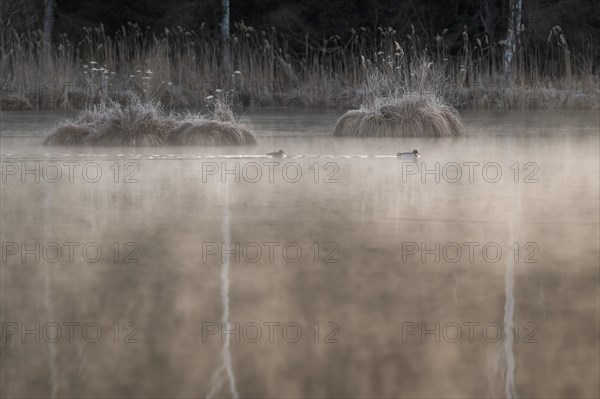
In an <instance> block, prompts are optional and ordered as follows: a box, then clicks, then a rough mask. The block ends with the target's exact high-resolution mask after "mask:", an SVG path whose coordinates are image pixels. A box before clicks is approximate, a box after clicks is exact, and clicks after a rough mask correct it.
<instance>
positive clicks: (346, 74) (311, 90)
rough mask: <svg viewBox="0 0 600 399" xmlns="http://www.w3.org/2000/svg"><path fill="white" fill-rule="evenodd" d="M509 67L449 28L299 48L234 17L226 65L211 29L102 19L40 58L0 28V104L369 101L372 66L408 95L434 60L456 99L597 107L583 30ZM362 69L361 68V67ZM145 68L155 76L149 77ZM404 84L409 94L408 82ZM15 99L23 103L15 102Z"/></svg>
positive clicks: (593, 66) (31, 39)
mask: <svg viewBox="0 0 600 399" xmlns="http://www.w3.org/2000/svg"><path fill="white" fill-rule="evenodd" d="M520 43H522V44H523V45H522V47H521V49H520V50H519V51H518V54H516V56H515V66H514V68H513V70H514V73H513V75H511V76H510V77H508V79H507V78H506V77H505V76H504V73H503V71H502V70H501V64H502V63H501V59H502V52H503V44H502V42H498V43H490V42H488V40H487V37H485V36H481V37H477V38H470V37H469V35H468V34H467V32H466V30H465V32H462V33H461V32H454V33H452V34H450V33H447V32H446V31H445V32H443V33H441V34H439V35H437V36H436V37H435V38H434V39H432V42H431V43H428V42H427V41H426V40H424V39H423V38H421V37H419V36H418V35H417V34H416V33H415V32H414V30H413V32H412V33H411V34H409V35H406V36H402V37H400V35H399V34H398V33H397V32H396V31H395V30H394V29H392V28H383V27H381V28H378V29H377V30H375V31H372V30H369V29H366V28H359V29H350V30H347V31H344V32H341V33H340V34H339V35H336V36H332V37H330V38H322V37H317V36H307V37H306V40H305V42H304V43H302V44H299V43H297V42H296V41H293V40H292V39H288V38H286V37H284V36H282V35H281V34H280V33H279V32H277V31H276V30H275V29H267V30H263V31H258V30H256V29H254V28H253V27H251V26H246V25H244V24H243V23H237V24H235V26H234V27H233V29H232V40H231V60H232V66H233V68H232V70H226V69H225V68H224V67H223V65H222V57H221V55H222V54H221V50H220V43H219V39H218V37H217V36H216V35H215V34H214V32H208V31H206V30H205V29H204V28H203V27H201V28H200V29H199V30H198V31H192V30H185V29H183V28H181V27H177V28H175V29H167V30H165V31H164V32H162V33H161V34H153V33H150V31H149V30H147V29H142V28H141V27H139V26H137V25H134V24H129V25H127V26H124V27H122V29H120V30H119V31H118V32H116V33H113V32H111V34H110V35H109V34H108V33H107V32H105V31H104V29H103V27H102V26H99V27H93V28H92V27H90V28H86V29H84V30H83V31H82V32H81V35H80V36H79V37H78V38H77V39H76V40H74V39H73V38H69V37H67V36H65V35H60V36H59V37H58V38H57V40H56V41H55V45H54V47H53V49H52V51H51V56H50V58H48V57H47V56H46V54H45V52H44V51H43V43H42V34H41V32H39V31H31V32H27V33H23V34H18V33H17V32H16V31H15V30H14V29H13V28H12V27H11V26H10V25H6V24H4V25H1V26H0V79H1V81H2V82H3V83H2V87H0V90H1V93H0V94H1V95H2V97H3V98H6V97H8V96H10V98H11V99H12V100H11V101H3V102H2V103H1V104H2V106H3V107H4V106H6V107H10V106H11V105H10V104H16V105H15V106H17V107H20V108H27V106H26V105H24V104H27V103H29V104H30V105H31V107H32V108H34V109H65V108H71V109H81V108H83V107H84V106H85V105H87V104H94V103H95V104H98V103H100V102H101V101H102V99H103V98H105V97H109V98H111V99H113V100H117V101H120V99H121V98H127V96H128V94H129V93H130V92H134V93H137V94H139V95H142V96H147V97H151V98H153V99H156V100H158V101H160V102H161V103H162V104H164V105H165V106H167V107H199V106H201V105H202V103H203V100H204V98H205V97H206V96H209V95H213V94H214V93H215V91H216V90H217V89H221V90H224V91H227V92H229V93H230V95H231V98H232V101H233V102H234V104H239V105H244V106H248V105H297V106H318V107H338V108H339V107H344V108H348V107H355V106H357V105H358V104H360V103H362V102H365V98H364V97H365V91H364V87H365V85H366V84H367V83H368V82H367V80H368V79H369V75H368V70H369V69H372V68H376V69H377V70H378V71H379V73H380V76H384V77H385V76H388V77H389V76H392V77H393V78H394V82H395V83H396V84H398V85H401V86H399V87H401V88H403V90H404V91H406V92H409V91H411V90H412V89H414V87H415V86H416V85H418V84H421V83H422V79H419V73H420V71H421V70H422V69H423V68H424V66H426V65H430V64H432V65H433V67H431V68H434V69H435V71H436V74H431V73H429V77H430V79H434V81H433V80H432V81H431V82H429V83H428V84H432V85H435V86H438V87H437V88H436V91H437V92H439V93H441V94H439V95H441V96H442V97H443V98H444V99H446V101H448V102H449V103H450V104H452V105H453V106H456V107H481V108H499V109H510V108H547V107H586V108H590V107H598V95H599V94H600V79H599V70H598V64H599V63H598V60H599V54H600V52H599V48H598V42H597V40H596V39H595V38H592V37H588V38H582V43H581V45H578V46H577V48H578V49H581V50H579V51H578V52H575V51H574V50H573V49H572V48H571V47H570V43H567V41H566V39H565V38H564V35H563V34H562V32H561V30H560V27H554V28H553V29H552V31H551V32H550V34H549V37H548V40H547V42H546V43H543V44H540V43H531V42H528V38H527V37H526V36H524V37H521V38H520ZM365 66H366V68H365ZM147 71H151V72H152V74H147ZM409 89H411V90H409ZM18 99H21V100H23V101H17V100H18Z"/></svg>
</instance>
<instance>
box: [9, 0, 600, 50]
mask: <svg viewBox="0 0 600 399" xmlns="http://www.w3.org/2000/svg"><path fill="white" fill-rule="evenodd" d="M508 3H509V2H508V0H443V1H441V0H438V1H435V0H303V1H294V0H231V22H232V24H234V23H236V22H240V21H244V22H245V24H246V25H249V26H252V27H254V28H255V29H259V30H262V29H270V28H271V27H274V28H275V29H276V30H277V31H278V32H280V33H282V34H284V35H285V36H286V37H287V38H288V39H290V40H291V41H292V43H294V41H296V42H297V44H298V47H299V48H301V47H302V46H303V45H304V42H305V38H306V35H307V34H308V35H310V39H312V40H318V39H319V37H324V38H327V37H330V36H333V35H337V34H341V33H343V32H345V31H348V30H349V29H351V28H355V29H358V28H360V27H365V28H368V29H370V30H375V29H377V27H388V26H389V27H392V28H394V29H395V30H396V31H397V32H398V33H399V34H401V35H404V34H409V33H411V31H412V28H413V27H414V29H415V31H416V33H417V34H418V35H419V36H421V37H423V38H425V39H426V40H427V42H429V43H431V40H432V39H433V38H434V37H435V36H436V35H437V34H441V33H442V32H443V31H444V30H445V29H447V30H448V31H447V33H446V35H447V36H446V37H449V36H450V37H451V36H452V35H455V37H456V46H460V36H461V34H462V31H463V27H464V26H466V27H467V31H468V33H469V36H470V37H471V38H474V39H477V38H478V37H481V38H483V36H484V35H485V34H487V35H488V37H489V38H490V39H491V40H490V41H491V42H494V41H498V40H501V39H502V38H503V37H504V36H505V35H506V29H507V20H508V12H509V9H508V7H509V4H508ZM43 12H44V0H3V1H2V20H3V21H4V22H6V21H7V20H9V19H10V22H11V25H12V26H13V27H16V28H17V30H18V31H20V32H25V31H28V30H29V31H30V30H35V29H41V28H42V21H43ZM221 16H222V6H221V0H170V1H162V0H129V1H122V0H103V1H97V0H79V1H60V0H59V1H57V3H56V8H55V27H54V35H55V36H56V35H59V34H63V33H66V34H67V35H68V36H69V37H74V36H76V35H77V34H78V33H79V32H80V31H81V28H83V27H86V26H98V25H99V24H100V23H102V24H103V25H104V28H105V31H106V32H107V33H108V34H112V33H114V32H116V31H117V30H118V29H119V27H121V26H123V25H125V24H127V23H128V22H133V23H136V24H138V25H139V26H141V27H144V28H146V27H147V28H149V29H150V30H151V31H153V32H156V33H160V32H163V31H164V30H165V28H173V27H176V26H182V27H183V28H185V29H186V30H194V31H199V30H200V29H203V30H204V31H205V32H213V33H214V34H215V35H217V34H218V28H219V22H220V20H221ZM523 24H524V26H525V28H526V31H527V34H528V37H529V40H533V41H534V42H535V41H537V42H543V41H545V40H546V38H547V37H548V33H549V32H550V30H551V28H552V27H553V26H556V25H559V26H560V27H561V28H562V29H563V31H564V33H565V36H566V38H567V40H568V41H569V43H570V45H571V46H572V47H575V48H576V47H577V46H578V43H579V44H581V43H582V40H583V38H584V37H589V36H590V35H592V36H595V37H598V36H600V1H598V0H525V1H524V2H523Z"/></svg>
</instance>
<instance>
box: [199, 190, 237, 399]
mask: <svg viewBox="0 0 600 399" xmlns="http://www.w3.org/2000/svg"><path fill="white" fill-rule="evenodd" d="M224 206H225V215H224V216H223V242H224V243H225V248H232V246H231V231H230V227H229V224H230V221H229V185H228V184H226V185H225V200H224ZM229 268H230V257H229V256H226V257H225V261H224V262H223V263H222V268H221V302H222V306H223V316H222V318H221V326H225V329H226V331H232V328H231V321H230V320H229ZM230 347H231V334H225V341H224V342H223V351H222V352H221V365H220V366H219V368H218V369H217V370H215V373H214V374H213V375H212V378H211V384H212V388H211V390H210V392H209V393H208V395H207V398H212V397H213V396H214V395H215V394H216V393H217V392H218V391H219V389H221V386H222V385H223V375H222V374H223V373H224V372H225V373H226V375H227V379H228V380H229V389H230V391H231V395H233V397H234V398H235V399H237V398H238V396H239V395H238V392H237V388H236V387H235V375H234V374H233V366H232V365H231V348H230Z"/></svg>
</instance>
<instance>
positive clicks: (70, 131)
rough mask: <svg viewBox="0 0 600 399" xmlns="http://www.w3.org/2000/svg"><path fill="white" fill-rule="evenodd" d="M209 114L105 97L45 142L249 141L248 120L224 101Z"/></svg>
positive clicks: (154, 143) (253, 135)
mask: <svg viewBox="0 0 600 399" xmlns="http://www.w3.org/2000/svg"><path fill="white" fill-rule="evenodd" d="M211 111H212V112H211V113H212V115H208V116H206V115H202V114H184V115H181V114H174V113H167V112H165V111H164V110H163V108H162V107H161V106H160V103H157V102H154V101H146V102H144V101H142V100H140V99H139V98H137V97H133V98H132V99H131V100H130V101H128V102H127V103H125V104H121V103H118V102H114V101H109V102H107V103H103V104H100V105H94V106H91V107H87V108H85V109H84V110H82V111H81V112H80V113H79V115H78V116H77V118H76V119H74V120H69V121H66V122H63V123H61V124H60V125H58V126H56V127H55V128H53V129H52V131H51V132H50V133H49V134H48V136H47V137H46V139H45V140H44V144H45V145H90V146H121V147H127V146H133V147H138V146H160V145H164V144H169V145H213V146H218V145H252V144H256V133H255V132H254V129H253V128H252V126H251V125H249V124H248V123H245V122H243V121H239V120H237V119H236V118H235V116H234V114H233V112H231V110H230V109H229V107H228V105H227V104H226V103H224V102H222V101H220V100H216V101H215V102H214V104H213V106H212V108H211Z"/></svg>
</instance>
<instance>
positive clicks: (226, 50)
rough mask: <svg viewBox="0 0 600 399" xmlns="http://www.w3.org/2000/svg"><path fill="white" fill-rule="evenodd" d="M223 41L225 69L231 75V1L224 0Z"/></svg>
mask: <svg viewBox="0 0 600 399" xmlns="http://www.w3.org/2000/svg"><path fill="white" fill-rule="evenodd" d="M221 40H222V44H223V45H222V51H223V68H225V73H226V74H227V75H229V74H230V73H231V72H232V70H231V50H230V41H231V37H230V34H229V0H223V19H222V20H221Z"/></svg>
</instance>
